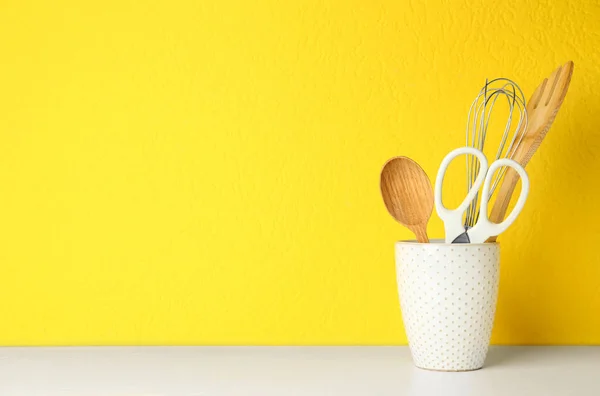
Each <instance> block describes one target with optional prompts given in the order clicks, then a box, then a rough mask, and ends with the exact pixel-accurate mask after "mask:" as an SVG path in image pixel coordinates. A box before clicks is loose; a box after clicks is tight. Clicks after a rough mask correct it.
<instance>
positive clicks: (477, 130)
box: [464, 78, 527, 229]
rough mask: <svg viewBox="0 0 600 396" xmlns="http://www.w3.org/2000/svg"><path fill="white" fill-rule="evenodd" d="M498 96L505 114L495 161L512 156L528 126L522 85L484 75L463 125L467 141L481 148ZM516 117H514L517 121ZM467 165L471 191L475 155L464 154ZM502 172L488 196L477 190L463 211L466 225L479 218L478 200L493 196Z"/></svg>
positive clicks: (475, 163) (477, 172) (475, 169)
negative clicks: (481, 84)
mask: <svg viewBox="0 0 600 396" xmlns="http://www.w3.org/2000/svg"><path fill="white" fill-rule="evenodd" d="M500 98H505V99H506V101H507V105H508V117H507V120H506V123H505V124H504V128H503V132H502V137H501V139H500V145H499V147H498V150H497V151H496V154H495V158H494V161H495V160H497V159H500V158H512V157H513V156H514V154H515V153H516V150H517V149H518V147H519V145H520V144H521V141H522V140H523V136H524V134H525V131H526V130H527V110H526V105H525V96H524V95H523V91H522V90H521V88H520V87H519V86H518V85H517V84H516V83H515V82H514V81H512V80H510V79H508V78H496V79H494V80H491V81H488V80H487V79H486V81H485V85H484V86H483V88H481V90H480V91H479V94H478V95H477V97H476V98H475V100H473V103H471V107H470V108H469V115H468V118H467V127H466V145H467V146H469V147H474V148H476V149H478V150H480V151H482V152H483V151H484V148H485V142H486V138H487V135H488V128H489V126H490V120H491V118H492V113H493V110H494V106H495V105H496V101H497V100H498V99H500ZM515 119H517V122H516V123H515ZM466 165H467V191H470V190H471V188H472V187H473V184H474V183H475V179H476V178H477V175H478V174H479V170H480V164H479V161H478V160H477V158H476V157H475V156H473V155H467V157H466ZM505 172H506V168H505V167H503V168H502V169H500V171H499V172H498V173H497V174H496V176H495V177H494V179H493V180H492V185H491V187H490V194H489V196H487V197H480V196H479V192H477V194H476V195H475V198H474V199H473V201H471V203H470V205H469V207H468V209H467V211H466V215H465V219H464V225H465V229H468V228H471V227H473V226H474V225H475V223H477V220H478V219H479V205H478V202H479V200H480V199H487V200H489V199H490V198H491V197H492V195H493V194H494V191H495V190H496V187H497V186H498V184H499V183H500V182H501V180H502V178H503V177H504V174H505Z"/></svg>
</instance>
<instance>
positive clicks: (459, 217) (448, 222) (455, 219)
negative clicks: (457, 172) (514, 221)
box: [435, 147, 518, 243]
mask: <svg viewBox="0 0 600 396" xmlns="http://www.w3.org/2000/svg"><path fill="white" fill-rule="evenodd" d="M465 154H471V155H474V156H475V157H477V159H478V160H479V174H477V178H476V179H475V183H473V186H472V187H471V189H470V190H469V192H468V193H467V196H466V197H465V199H464V201H462V203H461V204H460V205H459V206H458V208H456V209H454V210H450V209H448V208H446V207H445V206H444V203H443V202H442V185H443V184H444V176H446V171H447V170H448V166H449V165H450V163H451V162H452V160H454V159H455V158H456V157H458V156H459V155H465ZM487 169H488V162H487V158H485V155H484V154H483V153H482V152H481V151H479V150H477V149H476V148H473V147H461V148H457V149H455V150H452V151H451V152H450V153H448V155H446V157H444V159H443V160H442V163H441V165H440V169H439V170H438V173H437V177H436V179H435V211H436V212H437V214H438V216H440V219H442V221H443V222H444V229H445V232H446V236H445V239H446V243H452V241H453V240H454V239H455V238H456V237H457V236H459V235H460V234H462V233H463V232H465V228H464V225H463V213H464V212H465V211H466V210H467V208H468V207H469V204H470V203H471V201H473V199H475V195H477V192H479V189H480V188H481V184H482V183H483V179H484V178H485V176H486V174H487V173H488V171H487ZM484 196H485V195H484ZM486 213H487V212H486ZM517 214H518V213H517ZM509 225H510V224H509ZM470 235H471V233H470V232H469V236H470Z"/></svg>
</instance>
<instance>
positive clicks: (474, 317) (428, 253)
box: [396, 240, 500, 371]
mask: <svg viewBox="0 0 600 396" xmlns="http://www.w3.org/2000/svg"><path fill="white" fill-rule="evenodd" d="M431 242H432V243H416V242H411V241H406V242H397V243H396V274H397V281H398V292H399V296H400V306H401V309H402V319H403V321H404V327H405V329H406V334H407V336H408V344H409V347H410V350H411V353H412V357H413V360H414V363H415V365H416V366H417V367H420V368H424V369H429V370H439V371H469V370H477V369H479V368H481V367H483V363H484V361H485V356H486V354H487V350H488V346H489V342H490V336H491V333H492V327H493V324H494V314H495V312H496V300H497V297H498V280H499V269H500V246H499V245H498V244H496V243H481V244H446V243H443V241H441V240H438V241H433V240H432V241H431Z"/></svg>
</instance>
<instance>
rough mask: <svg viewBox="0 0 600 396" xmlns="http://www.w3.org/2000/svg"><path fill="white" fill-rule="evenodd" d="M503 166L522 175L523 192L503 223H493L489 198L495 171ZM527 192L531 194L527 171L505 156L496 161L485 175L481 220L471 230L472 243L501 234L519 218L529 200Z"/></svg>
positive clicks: (480, 212) (481, 241)
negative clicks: (489, 208)
mask: <svg viewBox="0 0 600 396" xmlns="http://www.w3.org/2000/svg"><path fill="white" fill-rule="evenodd" d="M503 166H508V167H510V168H513V169H514V170H516V171H517V173H518V174H519V176H521V194H520V195H519V199H518V200H517V204H516V205H515V207H514V209H513V210H512V212H510V214H509V215H508V216H507V217H506V219H505V220H504V221H503V222H501V223H498V224H496V223H493V222H491V221H490V219H489V217H488V202H489V200H488V198H489V195H490V184H491V183H492V177H493V176H494V173H495V172H496V171H497V170H498V169H500V168H501V167H503ZM527 194H529V177H527V172H525V169H523V167H522V166H521V165H519V163H518V162H516V161H514V160H511V159H508V158H503V159H499V160H497V161H494V162H493V163H492V165H491V166H490V169H489V170H488V173H487V175H486V177H485V182H484V183H483V192H482V194H481V209H480V210H479V220H478V221H477V224H475V226H474V227H473V228H471V229H470V230H469V239H470V241H471V243H483V242H485V241H486V240H487V239H488V238H489V237H492V236H496V235H500V234H501V233H503V232H504V231H506V229H507V228H508V227H510V225H511V224H512V223H513V222H514V221H515V220H516V219H517V216H519V213H521V210H522V209H523V206H525V201H526V200H527Z"/></svg>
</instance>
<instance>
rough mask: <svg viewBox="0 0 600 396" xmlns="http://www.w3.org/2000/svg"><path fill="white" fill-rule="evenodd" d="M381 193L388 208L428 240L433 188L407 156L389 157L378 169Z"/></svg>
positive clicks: (420, 238) (422, 241) (423, 240)
mask: <svg viewBox="0 0 600 396" xmlns="http://www.w3.org/2000/svg"><path fill="white" fill-rule="evenodd" d="M380 187H381V196H382V197H383V202H384V203H385V207H386V208H387V210H388V212H390V214H391V215H392V217H393V218H394V219H396V221H398V222H399V223H400V224H402V225H404V226H405V227H407V228H408V229H409V230H411V231H412V232H413V233H414V234H415V235H416V236H417V241H419V242H421V243H428V242H429V239H428V238H427V222H428V221H429V217H431V211H432V210H433V190H432V189H431V183H430V182H429V178H428V177H427V174H426V173H425V172H424V171H423V169H422V168H421V167H420V166H419V164H417V163H416V162H415V161H413V160H411V159H410V158H407V157H395V158H392V159H390V160H389V161H388V162H386V164H385V165H384V167H383V169H382V170H381V185H380Z"/></svg>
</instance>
